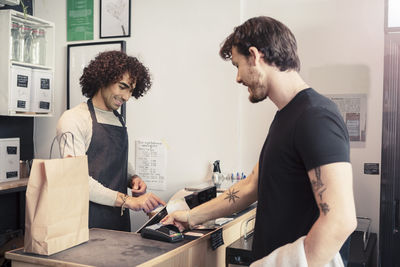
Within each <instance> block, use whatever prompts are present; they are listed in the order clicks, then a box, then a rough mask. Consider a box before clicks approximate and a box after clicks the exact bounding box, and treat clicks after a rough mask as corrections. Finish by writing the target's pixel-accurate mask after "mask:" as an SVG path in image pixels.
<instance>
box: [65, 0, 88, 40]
mask: <svg viewBox="0 0 400 267" xmlns="http://www.w3.org/2000/svg"><path fill="white" fill-rule="evenodd" d="M80 40H93V0H67V41H80Z"/></svg>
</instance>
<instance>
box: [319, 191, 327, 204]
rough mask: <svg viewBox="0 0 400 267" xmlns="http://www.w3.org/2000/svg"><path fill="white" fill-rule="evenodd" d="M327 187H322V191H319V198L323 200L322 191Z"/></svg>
mask: <svg viewBox="0 0 400 267" xmlns="http://www.w3.org/2000/svg"><path fill="white" fill-rule="evenodd" d="M325 190H326V188H324V189H322V190H321V191H319V192H318V195H319V199H320V200H321V201H322V193H323V192H325Z"/></svg>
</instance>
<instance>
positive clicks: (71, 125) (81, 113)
mask: <svg viewBox="0 0 400 267" xmlns="http://www.w3.org/2000/svg"><path fill="white" fill-rule="evenodd" d="M94 111H95V113H96V118H97V122H98V123H103V124H110V125H115V126H120V127H122V125H121V122H120V121H119V119H118V118H117V117H116V116H115V115H114V113H113V112H112V111H105V110H101V109H98V108H94ZM67 132H71V133H72V134H73V136H74V140H73V141H72V137H71V135H70V134H66V135H64V136H65V137H66V138H64V137H63V138H61V139H60V137H61V135H62V134H63V133H67ZM57 136H58V138H59V145H60V153H61V156H62V157H66V156H68V155H71V156H75V155H76V156H82V155H85V154H86V151H87V150H88V149H89V145H90V141H91V140H92V118H91V116H90V112H89V108H88V105H87V104H86V103H81V104H79V105H77V106H76V107H74V108H72V109H69V110H66V111H65V112H64V113H63V114H62V115H61V117H60V119H59V120H58V123H57ZM133 174H134V169H133V168H132V164H130V162H128V177H131V176H132V175H133ZM117 194H118V192H117V191H114V190H112V189H109V188H107V187H105V186H103V185H102V184H101V183H99V182H98V181H97V180H95V179H93V178H92V177H91V176H89V200H90V201H92V202H95V203H98V204H102V205H107V206H114V203H115V200H116V198H117Z"/></svg>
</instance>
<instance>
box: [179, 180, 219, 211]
mask: <svg viewBox="0 0 400 267" xmlns="http://www.w3.org/2000/svg"><path fill="white" fill-rule="evenodd" d="M189 189H190V190H193V191H194V189H191V188H189ZM186 190H187V189H186ZM216 196H217V187H216V186H215V185H212V186H207V187H205V188H202V189H198V190H197V189H196V190H195V191H194V192H193V193H192V194H190V195H188V196H186V197H185V201H186V203H187V204H188V206H189V208H191V209H192V208H194V207H196V206H198V205H201V204H203V203H204V202H207V201H209V200H211V199H213V198H215V197H216Z"/></svg>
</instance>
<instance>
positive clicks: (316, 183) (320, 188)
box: [311, 167, 330, 215]
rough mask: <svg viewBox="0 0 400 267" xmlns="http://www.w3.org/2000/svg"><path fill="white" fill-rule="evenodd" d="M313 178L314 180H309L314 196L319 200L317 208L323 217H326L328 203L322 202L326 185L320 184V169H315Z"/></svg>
mask: <svg viewBox="0 0 400 267" xmlns="http://www.w3.org/2000/svg"><path fill="white" fill-rule="evenodd" d="M315 176H316V178H317V179H316V180H314V179H311V186H312V189H313V191H314V193H315V194H317V195H318V196H319V200H320V201H321V203H319V207H320V209H321V211H322V213H323V214H324V215H326V214H327V213H328V212H329V210H330V209H329V205H328V203H324V202H322V199H323V193H324V192H325V191H326V185H325V184H324V183H323V182H322V179H321V168H320V167H316V168H315Z"/></svg>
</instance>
